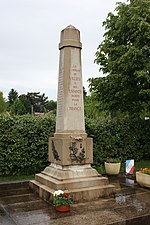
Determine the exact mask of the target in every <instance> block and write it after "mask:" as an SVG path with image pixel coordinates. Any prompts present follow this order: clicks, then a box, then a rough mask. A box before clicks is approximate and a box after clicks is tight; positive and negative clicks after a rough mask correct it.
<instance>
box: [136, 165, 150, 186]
mask: <svg viewBox="0 0 150 225" xmlns="http://www.w3.org/2000/svg"><path fill="white" fill-rule="evenodd" d="M136 181H137V183H138V184H139V185H140V186H142V187H148V188H150V168H143V169H142V168H141V169H140V171H139V172H136Z"/></svg>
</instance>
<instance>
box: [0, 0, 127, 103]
mask: <svg viewBox="0 0 150 225" xmlns="http://www.w3.org/2000/svg"><path fill="white" fill-rule="evenodd" d="M116 2H118V1H115V0H92V1H91V0H88V1H87V0H74V1H73V0H0V91H2V92H3V94H4V97H5V98H7V96H8V92H9V91H10V90H11V88H14V89H15V90H16V91H18V93H19V95H20V94H26V93H27V92H36V91H39V92H40V93H41V94H42V93H45V95H46V96H48V98H49V100H50V99H53V100H56V98H57V82H58V65H59V50H58V44H59V41H60V32H61V30H63V29H64V28H66V27H67V26H68V25H70V24H71V25H73V26H75V27H76V28H77V29H79V30H80V35H81V42H82V52H81V54H82V74H83V85H84V86H85V88H86V90H87V87H88V82H87V80H88V78H91V77H98V76H100V73H99V67H98V65H96V64H94V55H95V52H96V49H97V47H98V45H99V44H100V43H101V41H102V40H103V34H104V28H103V27H102V22H103V21H104V20H105V19H106V17H107V15H108V13H109V12H113V10H114V9H115V7H116ZM119 2H126V1H125V0H119Z"/></svg>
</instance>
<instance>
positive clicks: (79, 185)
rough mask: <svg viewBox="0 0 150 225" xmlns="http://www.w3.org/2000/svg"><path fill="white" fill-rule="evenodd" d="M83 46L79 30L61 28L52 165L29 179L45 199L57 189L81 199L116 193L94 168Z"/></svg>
mask: <svg viewBox="0 0 150 225" xmlns="http://www.w3.org/2000/svg"><path fill="white" fill-rule="evenodd" d="M81 49H82V44H81V42H80V31H79V30H78V29H76V28H75V27H73V26H72V25H69V26H68V27H66V28H65V29H64V30H62V31H61V37H60V44H59V50H60V59H59V78H58V93H57V94H58V95H57V116H56V131H55V134H54V137H50V138H49V150H48V159H49V161H50V163H51V164H50V166H48V167H46V168H45V170H44V171H42V172H41V173H39V174H36V175H35V180H34V181H31V182H30V186H31V188H32V189H34V190H35V191H36V192H38V193H39V195H40V196H41V197H42V198H44V199H45V200H48V199H52V196H53V193H54V191H55V190H58V189H61V190H68V191H69V192H71V193H72V195H73V197H74V198H75V199H78V200H80V201H81V200H87V201H88V200H91V199H96V198H98V197H102V196H108V195H110V194H112V193H114V186H113V185H109V183H108V179H107V178H106V177H102V176H101V175H99V174H98V173H97V171H96V170H95V169H93V168H92V167H91V163H92V162H93V140H92V138H89V137H87V134H86V132H85V122H84V103H83V86H82V65H81Z"/></svg>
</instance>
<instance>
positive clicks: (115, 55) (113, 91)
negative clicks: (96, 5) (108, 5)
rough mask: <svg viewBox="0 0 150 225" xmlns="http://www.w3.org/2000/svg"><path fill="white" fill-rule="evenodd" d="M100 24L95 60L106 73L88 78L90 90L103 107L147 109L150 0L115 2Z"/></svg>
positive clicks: (149, 97) (149, 102)
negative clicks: (102, 35) (110, 11)
mask: <svg viewBox="0 0 150 225" xmlns="http://www.w3.org/2000/svg"><path fill="white" fill-rule="evenodd" d="M103 26H104V27H105V30H106V32H105V34H104V40H103V41H102V43H101V44H100V45H99V46H98V49H97V52H96V58H95V63H97V64H98V65H100V71H102V72H103V73H104V75H105V77H101V78H92V79H89V82H90V91H92V93H94V94H95V96H96V98H97V99H98V100H99V101H100V102H102V108H103V109H104V110H109V111H111V112H118V111H119V112H126V113H128V114H129V115H134V114H138V115H139V114H141V113H142V112H143V111H144V112H147V113H150V108H149V105H150V74H149V71H150V1H149V0H131V1H130V2H129V4H125V3H118V6H117V7H116V13H115V14H113V13H109V14H108V17H107V19H106V21H105V22H103Z"/></svg>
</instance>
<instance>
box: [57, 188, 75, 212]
mask: <svg viewBox="0 0 150 225" xmlns="http://www.w3.org/2000/svg"><path fill="white" fill-rule="evenodd" d="M72 204H73V199H72V197H71V195H70V193H68V192H64V191H62V190H58V191H55V192H54V194H53V205H54V206H55V209H56V210H57V211H60V212H66V211H70V206H71V205H72Z"/></svg>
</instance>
